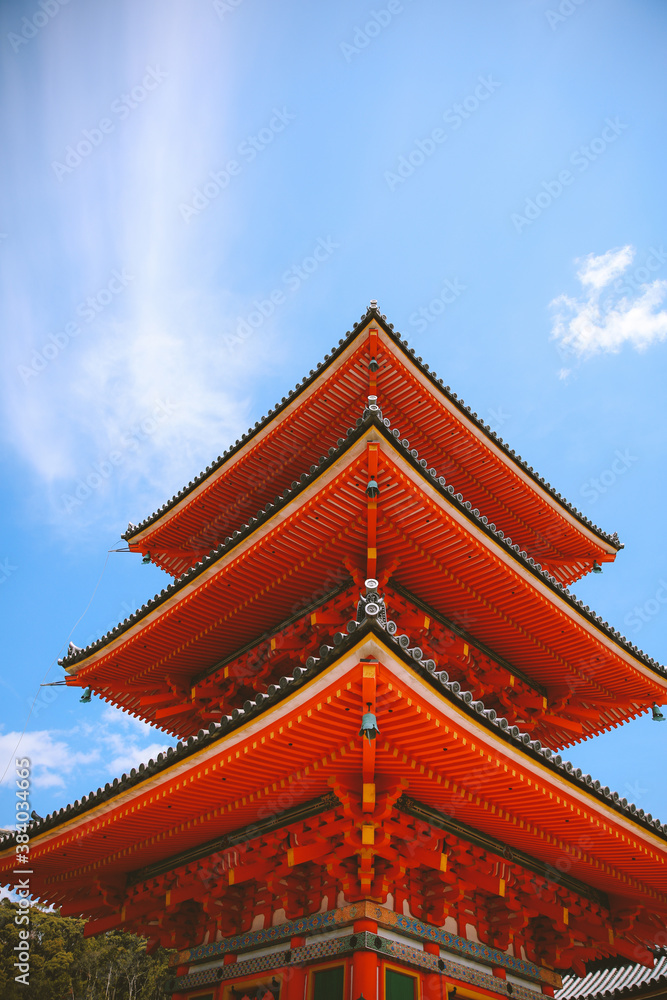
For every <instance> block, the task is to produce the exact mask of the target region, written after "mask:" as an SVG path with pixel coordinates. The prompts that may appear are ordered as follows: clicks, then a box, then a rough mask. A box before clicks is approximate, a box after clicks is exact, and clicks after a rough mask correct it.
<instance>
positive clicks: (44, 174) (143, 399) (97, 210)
mask: <svg viewBox="0 0 667 1000" xmlns="http://www.w3.org/2000/svg"><path fill="white" fill-rule="evenodd" d="M179 6H180V5H168V6H167V7H166V8H165V9H164V15H163V16H161V17H160V18H155V17H149V18H148V20H145V18H144V15H143V14H142V13H141V11H139V10H135V9H134V8H132V9H130V8H129V7H127V8H118V9H117V10H116V11H113V12H111V11H109V12H108V19H109V20H108V25H107V28H106V29H104V30H108V31H109V32H123V33H126V34H127V37H129V38H132V39H133V40H132V42H131V44H130V45H129V46H128V45H124V48H123V51H124V54H125V55H124V59H123V60H122V61H120V63H115V64H113V65H112V64H110V65H108V66H107V67H106V69H105V73H106V75H107V77H108V81H109V83H108V88H107V89H108V93H106V92H105V91H102V93H104V96H101V91H100V88H97V89H94V90H92V92H91V91H89V90H88V88H85V87H83V88H82V87H80V86H78V85H77V86H76V87H73V86H72V74H71V66H72V65H73V64H78V62H79V60H80V59H81V53H84V52H88V50H89V49H90V46H89V42H88V37H89V36H91V35H97V34H99V33H100V31H102V26H101V24H100V21H99V18H100V17H103V16H104V17H106V16H107V15H101V14H99V13H98V14H95V16H94V18H93V15H92V14H91V12H90V11H88V10H87V9H85V8H80V9H79V12H78V15H77V17H72V18H71V19H70V23H69V32H68V33H64V32H63V33H59V27H58V25H57V24H56V23H55V22H54V24H53V26H52V33H53V38H51V37H50V38H49V39H47V41H48V42H49V44H48V45H45V46H33V47H31V49H30V51H29V52H28V51H27V50H26V52H25V53H22V55H25V57H26V58H25V59H23V60H19V59H15V60H14V61H13V62H10V63H9V64H8V65H7V66H6V67H5V69H4V77H5V79H4V83H5V86H6V88H7V91H8V92H9V93H10V94H12V95H14V98H15V99H13V100H8V101H7V102H6V105H5V112H4V128H3V131H4V132H6V133H7V134H8V135H12V136H15V138H16V144H17V148H16V149H15V160H16V162H17V163H28V164H30V167H29V168H28V169H29V175H28V176H25V177H20V176H17V177H16V178H13V180H14V181H15V190H16V191H17V205H16V219H12V218H9V219H8V223H12V225H13V226H14V229H16V231H17V234H18V235H17V241H18V242H20V241H21V236H20V233H21V232H26V233H30V234H31V235H30V239H31V242H32V243H33V244H35V243H40V244H42V243H43V244H44V246H45V248H46V250H45V254H44V258H43V259H42V260H40V261H39V262H38V261H37V260H35V259H34V253H33V251H32V250H31V249H30V247H29V246H28V245H27V244H26V245H22V246H17V247H16V253H15V254H14V255H12V257H11V258H8V260H7V267H6V270H5V274H4V279H3V286H4V288H3V295H2V300H3V302H4V305H3V306H2V312H3V319H4V325H5V327H6V329H8V330H11V331H12V338H11V339H9V340H8V343H7V345H6V351H7V355H8V357H7V360H6V363H5V365H4V375H3V381H4V391H3V394H2V396H3V405H4V410H5V420H4V422H3V423H4V426H5V432H6V435H7V440H8V442H9V443H10V445H11V446H12V447H13V448H14V449H15V450H16V452H17V453H18V455H19V457H20V458H21V459H22V460H23V461H24V462H25V463H26V464H27V465H28V466H29V467H30V468H31V469H32V470H33V472H34V474H35V477H36V479H37V481H38V482H39V483H40V485H41V486H42V487H43V489H42V490H41V491H40V495H41V497H42V498H44V500H45V501H46V506H47V507H48V510H46V511H44V510H42V511H40V516H41V517H44V516H47V517H50V519H51V520H52V522H53V523H55V524H61V525H65V526H66V528H68V529H69V528H70V527H71V517H72V513H73V510H72V505H71V504H68V503H66V502H64V500H63V497H66V496H68V495H73V491H74V489H75V488H76V485H77V483H78V481H79V480H83V481H84V482H86V479H87V477H89V476H91V475H93V476H94V470H95V468H96V465H97V464H99V463H104V462H107V461H108V460H109V455H110V453H111V452H114V451H121V453H122V455H123V458H122V461H120V462H119V463H117V466H116V471H115V473H114V476H112V477H108V480H105V482H104V483H103V484H102V485H101V486H100V488H98V489H95V490H94V491H93V493H92V499H89V500H88V502H87V503H86V504H85V505H83V506H77V508H76V510H75V511H74V515H75V516H76V517H77V518H78V519H79V521H80V522H81V523H83V524H85V523H91V522H93V521H97V522H99V521H100V520H104V521H105V522H108V524H109V525H110V526H111V525H114V526H115V528H116V529H117V528H118V527H119V526H122V524H123V519H125V521H126V520H127V515H128V514H131V515H132V517H133V518H134V519H135V520H137V519H138V518H140V517H141V516H143V515H145V514H146V513H148V512H150V511H151V510H152V509H154V508H155V506H157V504H158V503H161V502H162V501H163V500H164V499H165V497H166V496H169V495H170V494H171V493H173V492H175V490H176V489H178V488H180V487H181V486H182V485H183V483H184V482H187V481H188V480H189V479H191V478H192V476H193V474H194V473H196V472H198V471H199V470H200V469H201V468H202V467H203V466H205V465H207V464H208V463H209V462H210V461H211V460H212V459H213V458H215V457H216V456H217V455H218V454H219V453H220V451H221V450H222V449H223V447H224V446H226V444H227V443H228V442H229V441H230V440H234V438H236V437H238V436H239V434H240V432H241V431H243V430H245V429H246V428H247V426H248V423H249V413H248V411H249V403H248V400H247V398H245V396H244V394H243V393H242V391H241V390H240V389H239V384H242V383H243V382H244V381H245V380H246V378H247V376H248V374H249V373H252V372H257V371H266V370H267V369H268V368H269V366H270V364H271V350H270V349H257V350H253V351H246V352H238V353H237V354H236V356H235V357H233V358H230V356H229V352H228V351H227V349H226V347H225V343H224V334H225V333H226V331H227V329H228V328H231V325H232V324H233V323H235V321H236V317H237V316H238V315H239V314H240V315H243V314H244V312H245V311H247V308H248V306H249V301H246V299H245V298H244V297H243V296H242V295H240V294H239V292H238V291H232V290H230V288H229V286H228V284H227V283H226V282H225V259H226V258H227V256H228V255H229V254H231V253H232V252H233V245H232V239H233V237H232V235H231V233H232V232H233V229H234V226H235V225H236V223H235V219H236V212H237V210H238V209H237V206H236V204H235V201H236V200H237V199H235V198H227V199H225V198H223V197H221V198H220V199H219V203H218V204H217V205H216V207H215V210H212V211H211V212H210V213H208V214H207V218H206V219H205V220H201V222H202V225H200V226H198V227H197V233H196V234H195V235H194V236H193V234H192V232H191V231H190V230H188V229H187V227H184V225H183V221H182V219H181V216H180V214H179V207H178V206H179V204H180V203H181V202H182V201H183V198H184V196H186V195H187V194H188V193H189V192H191V191H192V189H193V187H194V186H195V185H196V184H197V183H198V182H199V180H200V179H201V177H202V176H207V174H208V172H209V171H210V170H211V169H213V168H215V167H216V165H217V164H218V163H219V162H220V161H221V158H223V159H224V154H225V153H226V152H227V151H228V150H229V149H234V148H235V146H236V145H237V143H238V134H237V128H238V126H236V125H234V126H232V125H231V124H229V120H228V119H229V116H228V114H227V108H226V98H225V97H224V96H218V97H217V98H216V117H215V127H212V122H211V121H210V109H209V106H208V105H207V103H206V102H203V101H202V100H201V95H200V94H199V92H198V90H197V87H198V84H199V80H200V79H201V77H200V70H201V66H202V64H206V65H207V66H208V67H209V69H210V80H209V82H210V86H211V88H212V89H214V90H215V92H216V94H218V95H225V94H228V93H229V92H230V90H231V88H230V87H229V86H227V85H226V84H225V74H229V73H231V70H230V69H228V68H226V66H227V65H228V60H227V58H226V56H225V52H226V51H227V48H228V41H227V39H226V37H225V34H224V32H223V31H222V29H221V26H220V23H219V20H218V18H217V17H216V15H215V11H214V10H213V9H212V7H210V5H209V6H206V5H205V6H204V7H201V8H197V10H196V11H193V12H190V11H189V12H188V14H187V16H185V17H184V16H182V14H181V13H180V12H179V10H178V8H179ZM91 18H92V19H93V22H94V30H93V23H92V22H91V23H89V21H90V20H91ZM128 18H129V19H132V25H128V24H125V23H124V20H126V19H128ZM144 21H145V23H144ZM56 35H57V36H58V37H57V44H56ZM187 36H189V37H187ZM109 51H110V52H112V51H113V49H110V50H109ZM28 60H31V61H30V62H29V61H28ZM146 66H151V67H155V66H157V67H159V70H160V74H161V81H160V85H159V87H156V88H155V89H154V90H153V91H152V92H151V93H150V95H149V99H148V98H147V99H146V100H145V101H140V102H137V101H135V100H134V98H132V96H131V95H132V94H134V93H135V91H136V90H137V87H136V85H137V84H141V81H142V80H144V78H145V76H146ZM36 77H39V78H40V79H41V78H42V77H45V78H48V79H49V81H50V83H49V91H48V92H47V91H36V90H35V88H34V85H33V84H32V83H31V80H33V79H35V78H36ZM126 92H127V93H126ZM49 94H52V95H54V96H53V98H51V97H49ZM119 94H122V95H125V96H124V97H123V100H125V99H127V100H128V101H132V102H133V104H136V105H137V106H136V108H135V109H134V110H132V113H131V114H129V115H127V116H125V117H123V119H122V120H121V118H120V117H119V116H118V115H116V116H115V117H114V112H113V106H114V105H115V104H117V103H118V95H119ZM268 100H271V99H268ZM271 106H272V105H270V106H269V108H268V109H267V110H270V107H271ZM28 107H29V108H31V113H30V115H29V117H30V119H31V121H33V124H34V125H35V127H34V128H32V129H25V128H24V127H23V124H22V123H23V122H24V120H25V117H26V114H27V108H28ZM107 120H112V121H113V124H114V128H113V130H110V131H109V130H108V131H106V132H105V133H104V141H103V142H100V143H99V144H98V145H95V144H94V143H92V142H89V143H88V145H89V146H90V147H91V148H90V151H89V152H86V156H85V157H82V159H81V162H80V163H79V164H78V165H77V166H76V169H73V170H72V171H71V172H70V173H67V174H64V175H62V176H61V177H60V179H58V178H56V177H54V174H53V170H52V167H51V164H52V161H53V160H54V159H60V160H62V158H63V150H65V149H66V148H67V147H68V145H69V146H74V147H76V142H75V140H76V139H77V138H78V137H80V136H81V135H84V132H85V131H86V130H87V131H88V132H89V133H91V134H93V135H96V134H97V132H96V130H97V131H100V130H99V128H98V126H99V123H100V122H101V121H107ZM100 134H102V133H101V132H100ZM82 141H83V140H82ZM83 148H84V147H83V146H82V149H83ZM175 149H178V151H179V153H178V156H174V150H175ZM85 150H86V151H87V150H88V146H85ZM77 155H78V154H77ZM267 155H269V154H267ZM26 221H29V223H30V226H27V225H25V223H26ZM19 222H20V223H21V225H19ZM56 248H57V250H56ZM31 261H32V266H31ZM212 262H215V266H213V263H212ZM114 273H116V274H121V275H123V274H128V275H131V280H128V281H127V282H125V284H124V285H123V287H122V288H120V287H119V282H118V281H115V283H114V284H113V288H112V292H111V293H110V292H109V291H108V289H107V286H108V285H109V282H110V281H112V283H113V282H114V280H115V279H113V278H110V276H111V275H113V274H114ZM121 284H122V283H121ZM117 289H119V290H117ZM251 298H252V290H250V291H249V292H248V300H251ZM73 328H76V330H77V331H78V332H76V333H74V334H73V333H72V329H73ZM67 330H69V333H66V331H67ZM269 340H270V337H269V336H268V333H267V342H268V341H269ZM159 400H163V401H164V400H167V401H169V406H170V407H172V408H173V416H172V417H171V418H170V419H167V420H163V421H161V422H160V425H159V427H158V428H157V429H156V430H155V432H154V433H152V434H151V435H148V436H147V437H146V438H145V439H144V440H142V441H141V442H140V446H138V447H125V448H124V447H123V445H122V442H123V440H124V439H127V438H128V437H131V436H132V435H133V434H134V429H135V428H136V427H138V426H140V425H141V424H142V422H143V421H145V420H146V419H147V417H148V416H149V415H150V413H151V411H152V409H153V408H154V406H155V405H156V401H159ZM135 436H136V435H135ZM130 504H131V508H130Z"/></svg>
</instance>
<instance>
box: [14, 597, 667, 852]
mask: <svg viewBox="0 0 667 1000" xmlns="http://www.w3.org/2000/svg"><path fill="white" fill-rule="evenodd" d="M365 608H366V609H367V610H365V611H364V614H365V617H364V619H363V620H362V622H361V623H360V624H358V623H357V622H356V621H350V622H349V623H348V625H347V634H345V633H343V632H335V633H334V635H333V636H332V637H331V641H332V643H333V645H329V643H323V644H322V645H321V646H320V649H319V653H320V655H319V657H315V656H309V657H308V658H307V660H306V663H305V666H303V667H301V666H298V665H297V666H295V667H294V670H293V671H292V675H291V676H283V677H281V678H280V679H279V680H278V683H277V684H275V683H272V684H270V685H269V686H268V688H267V693H266V694H264V693H263V692H261V691H260V692H256V693H255V697H254V700H251V699H248V700H246V701H245V702H244V705H243V708H234V709H233V710H232V713H231V715H224V716H222V717H221V719H220V722H219V723H215V722H212V723H211V724H210V725H209V727H208V729H207V730H205V729H200V730H199V732H198V734H197V736H190V737H188V738H187V740H185V741H179V742H178V743H177V744H176V748H174V747H173V746H170V747H168V748H167V750H166V751H164V752H162V753H159V754H158V755H157V758H156V759H153V758H151V760H149V762H148V764H143V763H142V764H140V765H139V767H138V768H132V769H131V771H130V773H129V775H128V774H126V773H125V774H123V775H122V777H121V778H120V779H119V778H114V780H113V782H111V783H110V782H107V783H106V785H105V786H104V788H103V789H102V788H98V789H97V792H90V794H89V795H84V796H83V797H82V798H81V799H77V800H76V801H75V802H74V803H73V804H70V805H68V806H65V807H62V808H61V809H60V810H58V811H57V812H54V813H49V814H48V815H47V816H46V817H44V818H40V819H38V820H33V821H31V822H30V823H29V824H28V830H29V831H30V834H31V835H33V836H35V835H36V834H38V833H41V832H43V831H45V830H48V829H51V828H53V827H54V826H59V825H60V824H61V823H64V822H66V821H68V820H69V819H71V818H74V817H75V816H77V815H81V814H83V813H85V812H87V811H88V810H90V809H92V808H94V807H95V806H97V805H99V804H100V803H101V802H104V801H107V800H109V799H111V798H114V797H115V796H116V795H118V794H120V792H122V791H124V790H126V789H128V788H131V787H134V786H135V785H139V784H141V783H142V782H143V781H145V780H147V779H148V778H151V777H153V775H155V774H158V773H160V772H161V771H164V770H166V769H167V768H168V767H170V766H171V765H172V764H176V763H179V762H181V761H183V760H185V759H187V758H188V757H190V756H192V755H193V754H194V753H196V752H198V751H199V750H201V749H202V748H203V747H206V746H209V745H211V744H212V743H215V742H217V741H218V740H219V739H221V738H222V737H223V736H225V735H226V734H227V733H228V732H233V731H234V730H235V729H237V728H239V727H240V726H242V725H245V724H246V723H247V722H248V721H249V720H250V719H251V718H254V717H256V716H258V715H260V714H261V713H262V712H264V711H265V710H266V709H267V708H268V707H269V706H270V705H271V704H275V703H277V702H280V701H282V700H283V698H284V697H285V696H286V695H287V693H288V692H290V691H292V690H295V689H296V688H297V687H301V685H302V684H304V683H305V682H306V681H307V680H309V679H311V677H314V676H316V675H317V674H319V673H320V672H321V671H322V669H324V668H326V667H327V666H328V665H329V664H330V663H333V662H335V660H336V659H338V657H339V656H340V654H341V653H344V652H346V651H347V648H348V647H349V648H350V649H351V648H352V647H353V646H354V645H355V644H356V643H357V642H358V640H359V638H360V637H362V636H364V635H367V634H368V633H370V632H372V633H373V634H374V635H375V636H376V638H380V639H383V638H384V636H385V635H386V636H387V637H388V638H387V643H392V644H394V646H395V647H396V653H397V654H398V655H399V656H400V657H401V658H402V659H403V660H404V662H406V663H408V664H409V665H410V666H411V667H412V668H413V669H416V670H417V671H418V672H419V673H421V675H422V677H423V678H424V679H425V680H427V681H428V682H429V684H431V686H433V687H435V688H438V689H439V690H440V691H442V692H443V693H445V692H446V693H447V695H449V696H451V699H452V700H453V699H456V701H457V702H458V703H459V705H460V706H461V707H462V708H463V709H464V710H465V711H466V712H467V714H469V715H471V716H473V717H475V716H476V717H478V718H479V721H481V722H483V723H484V724H485V726H486V727H487V728H492V729H495V730H496V731H497V733H498V735H500V736H502V738H503V739H505V740H508V741H510V742H511V743H513V744H514V745H515V746H517V747H519V748H520V749H521V750H522V752H525V753H530V754H531V755H533V756H534V757H535V759H538V760H541V762H542V763H544V762H546V763H547V764H548V766H549V767H550V769H552V770H554V771H556V772H561V773H562V774H563V775H564V776H566V777H567V778H568V780H570V781H571V782H572V783H574V784H577V785H579V787H581V788H584V789H585V790H586V791H587V792H589V793H591V794H594V795H595V796H596V797H597V798H599V799H600V800H601V801H604V802H605V804H606V805H609V806H611V807H612V808H614V809H615V810H616V811H617V812H620V813H621V814H624V815H626V816H629V817H630V818H631V819H633V820H634V821H635V822H636V823H638V824H639V825H641V826H643V827H646V828H647V829H650V830H651V832H657V833H658V834H660V835H662V836H663V837H664V838H665V839H666V840H667V823H666V824H662V823H661V822H660V820H659V819H654V818H653V816H652V814H651V813H645V812H644V810H643V809H637V807H636V806H635V805H634V803H628V801H627V799H625V798H621V796H620V795H619V793H618V792H612V791H611V790H610V788H609V786H608V785H605V786H604V787H603V786H602V784H601V782H600V781H598V780H594V779H593V778H592V777H591V775H590V774H584V773H583V771H582V769H581V768H575V767H574V765H573V764H572V763H571V762H570V761H564V760H563V758H562V756H561V755H560V754H554V753H553V751H552V750H551V749H550V748H549V747H543V746H542V744H541V742H540V741H539V740H533V739H531V737H530V735H529V734H528V733H522V732H521V730H520V729H519V727H518V726H515V725H510V723H509V722H508V720H507V719H506V718H504V717H503V716H498V715H497V713H496V711H495V710H494V709H493V708H490V709H487V708H486V706H485V705H484V702H483V701H481V700H480V699H475V698H474V695H473V694H472V692H471V691H464V690H462V688H461V685H460V684H459V682H458V681H450V680H449V675H448V673H447V671H446V670H441V671H438V670H437V669H436V662H435V660H433V659H430V658H429V659H424V656H423V651H422V649H421V647H419V646H411V645H410V643H411V640H410V637H409V635H408V634H407V633H402V634H400V635H398V634H396V630H395V629H396V626H395V624H394V623H393V622H387V623H386V624H385V623H383V622H382V621H380V620H379V619H378V618H377V617H376V616H377V614H378V613H379V610H380V609H379V607H378V605H377V604H373V603H371V604H369V605H365ZM373 608H375V609H377V610H376V611H375V614H373V613H372V611H370V610H369V609H373ZM367 612H368V613H367ZM392 625H393V626H394V630H393V631H392V628H391V626H392ZM15 838H16V833H14V832H10V833H8V834H4V835H0V850H5V849H6V848H7V847H9V846H11V844H12V843H14V842H15Z"/></svg>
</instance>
